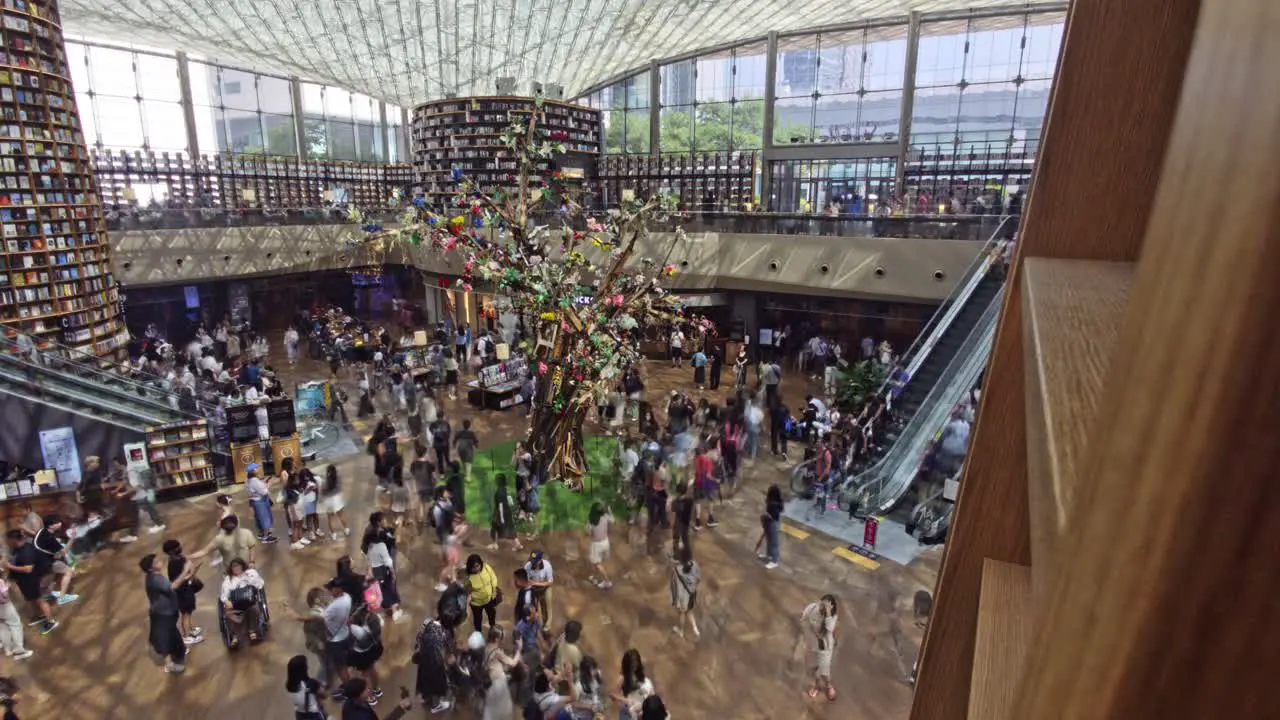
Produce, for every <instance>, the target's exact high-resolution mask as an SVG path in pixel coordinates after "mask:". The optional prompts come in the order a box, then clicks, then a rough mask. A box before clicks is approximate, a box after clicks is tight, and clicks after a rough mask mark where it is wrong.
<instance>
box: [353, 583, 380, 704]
mask: <svg viewBox="0 0 1280 720" xmlns="http://www.w3.org/2000/svg"><path fill="white" fill-rule="evenodd" d="M349 627H350V632H351V647H350V649H349V650H347V667H348V668H350V669H351V672H352V673H353V674H354V675H356V676H357V677H360V678H363V679H364V681H365V682H367V683H368V684H369V688H370V693H369V694H370V698H369V705H370V706H373V705H376V704H378V699H379V698H381V697H382V687H381V684H380V683H379V682H378V681H379V677H378V660H379V659H380V658H381V657H382V651H383V647H382V618H381V617H379V616H378V612H377V609H376V608H370V607H368V606H365V607H362V608H360V609H359V610H356V612H355V613H354V614H353V615H352V617H351V622H350V625H349Z"/></svg>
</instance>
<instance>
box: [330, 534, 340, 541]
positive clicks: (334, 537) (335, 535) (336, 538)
mask: <svg viewBox="0 0 1280 720" xmlns="http://www.w3.org/2000/svg"><path fill="white" fill-rule="evenodd" d="M329 539H330V540H332V541H333V542H338V533H336V532H331V533H329Z"/></svg>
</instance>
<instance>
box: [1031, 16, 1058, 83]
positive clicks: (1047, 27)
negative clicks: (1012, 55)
mask: <svg viewBox="0 0 1280 720" xmlns="http://www.w3.org/2000/svg"><path fill="white" fill-rule="evenodd" d="M1065 28H1066V16H1065V15H1063V14H1062V13H1041V14H1038V15H1030V16H1028V18H1027V28H1026V30H1025V37H1026V47H1025V48H1024V49H1023V52H1022V68H1021V75H1022V77H1024V78H1027V79H1028V80H1045V79H1049V78H1052V77H1053V73H1054V70H1055V69H1056V68H1057V65H1058V55H1059V53H1061V52H1062V32H1063V30H1064V29H1065Z"/></svg>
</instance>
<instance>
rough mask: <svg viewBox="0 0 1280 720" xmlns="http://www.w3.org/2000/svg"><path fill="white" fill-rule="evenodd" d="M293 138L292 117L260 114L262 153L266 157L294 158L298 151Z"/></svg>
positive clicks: (294, 134) (294, 133)
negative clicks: (283, 156) (281, 156)
mask: <svg viewBox="0 0 1280 720" xmlns="http://www.w3.org/2000/svg"><path fill="white" fill-rule="evenodd" d="M295 137H296V132H295V130H294V127H293V116H292V115H277V114H275V113H262V139H263V152H265V153H266V154H268V155H288V156H290V157H296V156H297V154H298V150H297V146H296V144H295V141H294V138H295Z"/></svg>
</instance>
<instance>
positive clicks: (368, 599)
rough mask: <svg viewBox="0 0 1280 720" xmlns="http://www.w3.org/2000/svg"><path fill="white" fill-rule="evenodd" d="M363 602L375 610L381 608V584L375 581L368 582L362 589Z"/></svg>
mask: <svg viewBox="0 0 1280 720" xmlns="http://www.w3.org/2000/svg"><path fill="white" fill-rule="evenodd" d="M362 597H363V599H364V604H365V605H366V606H368V607H369V608H371V609H373V610H374V611H377V610H379V609H381V608H382V585H381V584H379V583H376V582H372V583H369V586H368V587H366V588H365V589H364V595H363V596H362Z"/></svg>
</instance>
